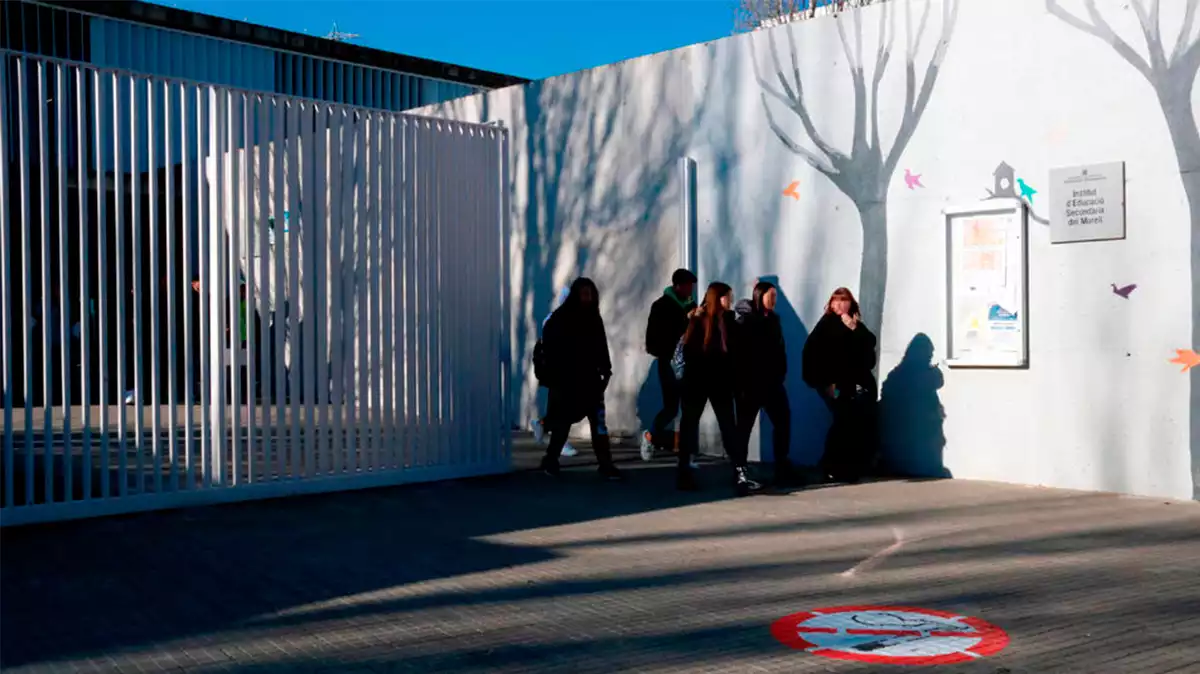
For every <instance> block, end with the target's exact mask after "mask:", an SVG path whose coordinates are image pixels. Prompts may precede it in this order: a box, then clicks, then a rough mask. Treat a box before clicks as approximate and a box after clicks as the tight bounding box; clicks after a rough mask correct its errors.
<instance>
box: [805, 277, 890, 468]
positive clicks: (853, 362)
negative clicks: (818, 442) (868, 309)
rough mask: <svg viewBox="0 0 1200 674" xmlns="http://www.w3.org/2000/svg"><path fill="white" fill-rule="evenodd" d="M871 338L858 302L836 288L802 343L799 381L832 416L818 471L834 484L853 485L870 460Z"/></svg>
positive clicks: (873, 436)
mask: <svg viewBox="0 0 1200 674" xmlns="http://www.w3.org/2000/svg"><path fill="white" fill-rule="evenodd" d="M875 344H876V339H875V335H874V334H873V333H872V332H871V331H870V330H869V329H868V328H867V326H865V325H863V324H862V317H861V314H860V313H859V308H858V301H857V300H855V299H854V294H853V293H851V292H850V291H849V290H848V289H846V288H838V289H837V290H834V291H833V294H832V295H831V296H830V297H829V302H828V303H827V304H826V305H825V315H823V316H822V317H821V320H820V321H818V322H817V325H816V327H815V328H813V331H812V334H810V335H809V336H808V341H807V342H805V344H804V355H803V365H804V382H805V383H806V384H808V385H809V386H811V387H812V388H814V389H816V391H817V393H818V394H820V396H821V399H822V400H823V401H824V402H825V405H826V406H827V407H829V410H830V412H832V413H833V425H832V426H831V427H830V428H829V434H828V435H827V436H826V438H825V454H824V456H822V457H821V467H822V468H823V469H824V471H825V473H826V474H827V475H828V476H829V477H830V478H832V479H833V480H835V481H839V482H841V481H845V482H857V481H858V480H859V479H861V478H862V476H863V475H864V474H865V473H866V472H867V471H868V470H869V468H870V464H871V462H872V461H873V460H874V458H875V453H876V445H877V440H878V430H877V423H876V417H877V414H876V410H877V407H878V404H877V400H878V395H877V393H878V387H877V385H876V382H875V375H874V373H873V372H872V370H874V368H875Z"/></svg>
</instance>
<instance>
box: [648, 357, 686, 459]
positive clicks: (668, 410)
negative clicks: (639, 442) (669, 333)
mask: <svg viewBox="0 0 1200 674" xmlns="http://www.w3.org/2000/svg"><path fill="white" fill-rule="evenodd" d="M655 369H656V370H657V371H658V385H659V388H661V389H662V399H663V406H662V410H661V411H659V413H658V414H656V415H654V422H653V423H652V424H651V426H650V442H651V443H653V444H654V446H655V447H657V448H659V449H665V450H667V451H672V450H674V449H675V433H674V432H673V431H672V430H671V423H672V422H673V421H675V417H676V415H678V414H679V388H680V387H679V380H677V379H675V371H674V370H672V369H671V359H669V358H666V359H663V358H659V359H658V360H657V361H655Z"/></svg>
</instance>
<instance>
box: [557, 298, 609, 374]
mask: <svg viewBox="0 0 1200 674" xmlns="http://www.w3.org/2000/svg"><path fill="white" fill-rule="evenodd" d="M542 348H543V349H545V362H546V372H547V373H548V375H549V376H548V379H549V382H548V383H547V386H548V388H550V389H551V390H557V391H556V392H557V393H559V394H566V395H568V396H571V397H581V398H592V397H593V396H596V397H599V396H602V395H603V392H604V388H605V387H606V386H607V385H608V380H609V378H610V377H612V360H611V359H610V358H609V354H608V337H607V336H606V335H605V333H604V320H603V319H601V318H600V314H599V312H595V311H587V310H584V309H582V308H580V307H578V306H576V305H575V304H573V303H570V302H566V303H564V304H563V306H561V307H559V308H558V309H556V310H555V311H554V313H553V314H551V315H550V318H549V319H548V320H547V321H546V325H545V327H543V328H542Z"/></svg>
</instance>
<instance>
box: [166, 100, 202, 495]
mask: <svg viewBox="0 0 1200 674" xmlns="http://www.w3.org/2000/svg"><path fill="white" fill-rule="evenodd" d="M178 87H179V147H180V154H181V156H180V162H179V192H180V201H182V206H183V208H182V209H181V212H182V215H183V218H182V220H183V222H182V226H183V232H182V233H181V236H180V239H182V241H183V246H182V248H183V251H182V253H183V254H182V257H181V261H182V263H183V279H182V281H183V283H184V284H185V285H184V287H183V306H182V307H180V309H181V310H182V311H183V338H184V344H183V347H182V350H183V410H184V415H183V423H184V426H183V457H184V458H183V462H184V466H183V470H184V477H183V484H184V488H185V489H192V488H194V487H195V486H196V485H195V482H194V481H193V480H195V479H196V475H195V464H194V463H193V461H192V457H193V452H194V451H195V445H194V439H195V435H194V434H193V431H194V428H193V425H192V422H193V414H192V411H193V409H194V408H193V406H192V395H193V393H194V392H195V386H196V385H195V381H196V380H195V370H193V367H199V365H200V364H199V363H196V362H195V361H194V359H193V358H192V353H193V344H192V342H193V338H192V326H193V325H195V322H196V321H197V320H198V319H199V317H198V316H196V315H195V314H194V312H193V311H192V306H193V304H194V303H195V302H194V301H193V299H192V298H194V297H196V290H197V289H196V288H194V287H193V286H192V281H193V279H195V278H197V277H196V276H195V275H194V271H193V269H194V267H193V265H192V255H193V251H194V250H195V247H194V244H193V243H192V231H193V230H192V227H193V225H195V224H196V221H195V220H194V219H192V204H193V203H195V202H194V201H193V199H196V196H197V195H196V191H195V190H193V189H192V184H191V179H192V177H193V176H194V175H195V172H194V171H193V170H189V169H191V168H192V162H189V161H187V159H186V158H187V156H188V153H189V152H190V151H191V150H193V149H194V148H193V147H192V144H191V143H192V139H191V137H189V136H188V129H189V124H188V118H189V112H191V108H190V107H189V105H190V103H189V101H191V100H192V96H191V95H190V94H191V89H192V88H191V87H190V86H188V85H186V84H182V83H181V84H179V85H178ZM197 112H198V111H197ZM196 118H197V122H199V114H197V116H196ZM196 156H197V157H198V156H199V153H197V154H196ZM202 418H203V417H202ZM173 486H174V485H173Z"/></svg>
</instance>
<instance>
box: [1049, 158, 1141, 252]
mask: <svg viewBox="0 0 1200 674" xmlns="http://www.w3.org/2000/svg"><path fill="white" fill-rule="evenodd" d="M1097 176H1098V177H1097ZM1089 183H1094V188H1093V192H1098V194H1091V195H1083V197H1082V198H1083V199H1085V200H1087V199H1088V198H1089V197H1100V199H1099V204H1092V203H1086V202H1085V203H1082V204H1079V206H1078V208H1080V209H1081V210H1082V211H1084V214H1085V215H1086V211H1087V210H1095V209H1094V208H1093V209H1088V208H1087V207H1088V206H1093V205H1094V206H1096V207H1098V208H1099V209H1100V210H1102V211H1106V212H1107V216H1106V217H1104V218H1103V220H1102V222H1099V223H1087V222H1084V223H1080V224H1074V225H1073V224H1071V223H1070V218H1069V217H1068V213H1067V211H1068V210H1069V209H1070V208H1072V207H1075V204H1074V203H1069V201H1068V200H1069V199H1070V196H1069V195H1070V194H1071V192H1072V191H1073V190H1074V189H1075V186H1076V185H1078V186H1081V187H1083V188H1084V189H1086V188H1087V187H1088V184H1089ZM1049 198H1050V243H1055V244H1060V243H1084V242H1088V241H1120V240H1123V239H1125V220H1126V218H1125V216H1126V212H1125V162H1124V161H1111V162H1104V163H1098V164H1083V165H1079V166H1063V167H1059V168H1053V169H1050V194H1049ZM1090 201H1091V202H1095V201H1097V199H1095V198H1092V199H1090Z"/></svg>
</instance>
